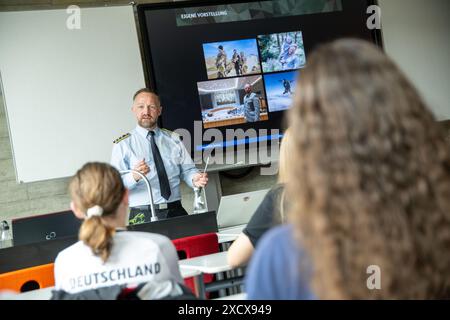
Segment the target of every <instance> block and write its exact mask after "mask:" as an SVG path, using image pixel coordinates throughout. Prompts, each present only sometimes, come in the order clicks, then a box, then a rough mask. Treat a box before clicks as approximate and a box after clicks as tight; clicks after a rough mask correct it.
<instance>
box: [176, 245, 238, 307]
mask: <svg viewBox="0 0 450 320" xmlns="http://www.w3.org/2000/svg"><path fill="white" fill-rule="evenodd" d="M179 265H180V270H184V271H183V272H186V271H187V270H195V271H199V272H201V274H200V275H198V276H196V277H197V278H198V279H203V274H204V273H207V274H215V273H221V272H226V271H231V270H233V268H232V267H231V266H230V265H229V264H228V261H227V252H226V251H223V252H218V253H213V254H209V255H206V256H200V257H195V258H191V259H185V260H180V261H179ZM237 281H241V278H238V279H228V280H222V281H219V282H218V283H216V284H215V283H212V284H208V285H207V286H206V287H205V286H204V284H203V282H202V286H201V287H200V289H201V290H200V291H198V293H199V298H201V299H205V298H206V289H207V288H211V289H212V290H211V291H215V290H219V289H224V288H228V287H230V286H234V285H236V283H235V282H237ZM203 289H204V290H203Z"/></svg>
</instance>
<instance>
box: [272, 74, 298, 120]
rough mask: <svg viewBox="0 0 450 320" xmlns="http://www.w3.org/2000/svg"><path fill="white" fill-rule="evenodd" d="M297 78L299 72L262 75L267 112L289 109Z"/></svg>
mask: <svg viewBox="0 0 450 320" xmlns="http://www.w3.org/2000/svg"><path fill="white" fill-rule="evenodd" d="M298 76H299V71H289V72H280V73H271V74H266V75H264V83H265V85H266V93H267V103H268V108H269V112H277V111H283V110H287V109H289V108H290V106H291V103H292V99H293V97H294V90H295V87H296V82H297V78H298Z"/></svg>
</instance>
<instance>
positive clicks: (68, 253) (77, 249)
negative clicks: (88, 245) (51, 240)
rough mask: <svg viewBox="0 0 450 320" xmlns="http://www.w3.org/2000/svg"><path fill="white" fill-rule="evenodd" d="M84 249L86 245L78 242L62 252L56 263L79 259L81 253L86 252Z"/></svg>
mask: <svg viewBox="0 0 450 320" xmlns="http://www.w3.org/2000/svg"><path fill="white" fill-rule="evenodd" d="M84 249H85V245H84V244H83V242H82V241H78V242H76V243H74V244H73V245H71V246H70V247H67V248H65V249H64V250H62V251H60V252H59V253H58V255H57V256H56V259H55V262H63V261H67V260H71V259H74V258H79V255H80V253H81V252H82V251H84Z"/></svg>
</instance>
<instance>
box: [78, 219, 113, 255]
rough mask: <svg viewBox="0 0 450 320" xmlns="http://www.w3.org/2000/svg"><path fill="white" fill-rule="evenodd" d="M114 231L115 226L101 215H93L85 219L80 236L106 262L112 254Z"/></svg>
mask: <svg viewBox="0 0 450 320" xmlns="http://www.w3.org/2000/svg"><path fill="white" fill-rule="evenodd" d="M114 233H115V230H114V228H111V227H108V226H107V225H106V224H105V223H104V221H103V220H102V218H101V217H99V216H93V217H90V218H88V219H86V220H84V222H83V224H82V225H81V228H80V232H79V234H78V237H79V239H80V240H81V241H83V242H84V244H86V245H87V246H89V247H90V248H91V249H92V253H93V254H95V255H96V256H99V257H100V258H101V259H102V261H103V262H106V260H108V258H109V256H110V254H111V249H112V237H113V236H114Z"/></svg>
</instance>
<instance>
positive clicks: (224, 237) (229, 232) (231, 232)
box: [217, 224, 247, 243]
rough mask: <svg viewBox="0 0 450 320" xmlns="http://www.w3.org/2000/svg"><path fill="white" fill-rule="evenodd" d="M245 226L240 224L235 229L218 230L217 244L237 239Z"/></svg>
mask: <svg viewBox="0 0 450 320" xmlns="http://www.w3.org/2000/svg"><path fill="white" fill-rule="evenodd" d="M246 225H247V224H241V225H238V226H235V227H229V228H223V229H219V232H217V237H218V241H219V243H225V242H231V241H234V240H236V239H237V237H238V236H239V235H240V234H241V233H242V230H244V228H245V227H246Z"/></svg>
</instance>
